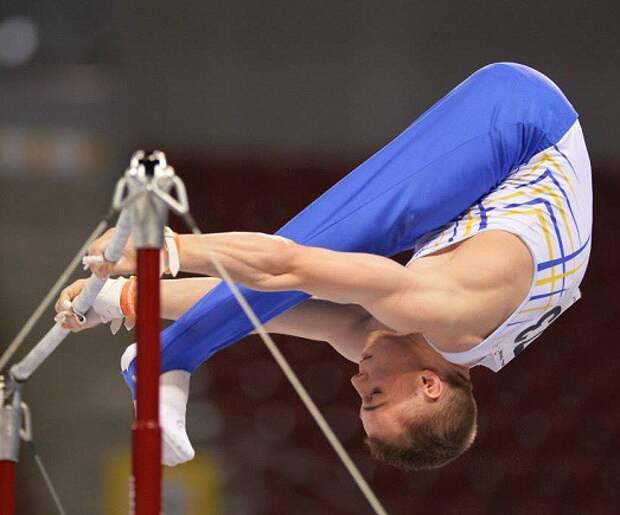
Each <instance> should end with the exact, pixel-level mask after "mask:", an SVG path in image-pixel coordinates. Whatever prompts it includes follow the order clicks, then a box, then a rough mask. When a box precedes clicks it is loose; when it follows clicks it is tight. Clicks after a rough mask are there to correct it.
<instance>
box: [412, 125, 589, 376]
mask: <svg viewBox="0 0 620 515" xmlns="http://www.w3.org/2000/svg"><path fill="white" fill-rule="evenodd" d="M490 229H493V230H497V229H500V230H504V231H508V232H510V233H513V234H515V235H517V236H518V237H519V238H521V240H522V241H523V242H524V243H525V244H526V245H527V246H528V248H529V250H530V253H531V255H532V258H533V260H534V263H535V272H534V276H533V278H532V284H531V287H530V291H529V293H528V294H527V296H526V297H525V299H524V300H523V302H522V303H521V305H520V306H519V307H518V308H517V309H516V310H515V311H514V312H513V313H512V315H511V316H510V317H508V319H507V320H506V321H504V323H503V324H502V325H500V326H499V327H498V328H497V329H496V330H495V331H494V332H493V333H492V334H491V335H490V336H489V337H487V338H486V339H485V340H484V341H483V342H481V343H480V344H478V345H477V346H475V347H474V348H472V349H470V350H468V351H465V352H443V351H440V350H439V349H437V348H435V347H434V346H433V344H432V342H430V341H429V342H428V343H429V344H430V345H431V346H433V347H434V348H435V350H437V352H439V353H440V354H442V355H443V356H444V357H445V358H446V359H447V360H448V361H450V362H452V363H456V364H459V365H467V366H476V365H482V366H485V367H487V368H490V369H491V370H493V371H495V372H497V371H498V370H499V369H501V368H502V367H503V366H504V365H506V364H507V363H508V362H509V361H510V360H512V359H513V358H514V357H515V356H517V355H518V354H519V353H520V352H522V351H523V350H524V349H525V348H526V347H527V346H528V345H529V344H530V343H531V342H532V341H533V340H534V339H536V338H538V337H539V336H540V335H541V334H542V332H543V331H544V330H545V329H546V328H547V327H548V326H549V324H551V323H552V322H553V321H554V320H556V319H557V318H558V317H559V316H560V314H562V313H563V312H564V311H565V310H566V309H567V308H568V307H570V306H571V305H572V304H573V303H574V302H575V301H577V300H578V299H579V298H580V296H581V293H580V291H579V284H580V283H581V280H582V279H583V276H584V274H585V271H586V267H587V264H588V259H589V256H590V240H591V231H592V180H591V168H590V159H589V158H588V152H587V149H586V145H585V142H584V139H583V133H582V131H581V126H580V124H579V121H576V122H575V123H574V124H573V126H572V127H571V128H570V129H569V130H568V131H567V132H566V134H565V135H564V136H563V137H562V139H561V140H560V141H559V142H558V144H557V145H554V146H552V147H549V148H547V149H545V150H543V151H542V152H540V153H539V154H536V155H535V156H533V157H532V159H530V161H529V162H528V163H526V164H523V165H521V166H519V168H517V169H516V170H514V171H512V172H511V173H510V175H509V176H508V177H507V178H506V179H505V180H504V182H503V183H502V184H501V185H500V186H499V187H498V188H497V189H495V190H494V191H492V192H491V193H489V194H488V195H486V196H485V197H483V198H482V199H481V200H480V201H479V202H478V203H477V204H475V205H473V206H472V207H471V208H469V209H468V210H467V211H465V212H464V213H463V214H462V215H460V216H459V217H458V218H457V219H456V220H454V221H452V222H450V223H449V224H447V225H445V226H444V227H442V228H440V229H439V230H437V231H435V232H433V233H431V234H428V235H427V236H425V237H424V238H422V239H420V240H419V241H418V242H417V243H416V246H415V248H414V255H413V258H412V260H414V259H418V258H420V257H423V256H426V255H429V254H433V253H435V252H437V251H439V250H441V249H443V248H445V247H447V246H449V245H452V244H454V243H457V242H459V241H463V240H465V239H467V238H470V237H471V236H474V235H475V234H478V233H480V232H482V231H487V230H490ZM427 341H428V339H427Z"/></svg>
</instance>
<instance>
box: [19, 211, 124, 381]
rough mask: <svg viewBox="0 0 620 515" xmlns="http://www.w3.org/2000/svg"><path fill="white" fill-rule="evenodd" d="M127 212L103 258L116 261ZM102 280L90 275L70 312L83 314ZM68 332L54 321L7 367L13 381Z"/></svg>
mask: <svg viewBox="0 0 620 515" xmlns="http://www.w3.org/2000/svg"><path fill="white" fill-rule="evenodd" d="M131 223H132V222H131V214H130V213H129V211H128V210H126V209H124V210H123V211H122V212H121V214H120V216H119V218H118V222H117V223H116V228H117V230H116V231H115V232H114V237H113V238H112V241H111V242H110V244H109V245H108V247H107V248H106V249H105V252H104V256H105V259H106V260H108V261H111V262H115V261H118V260H119V259H120V257H121V255H122V252H123V249H124V248H125V245H126V244H127V240H128V239H129V235H130V234H131ZM105 281H106V279H101V278H99V277H97V276H96V275H95V274H91V276H90V278H89V279H88V282H87V283H86V286H85V287H84V289H83V290H82V292H81V293H80V294H79V295H78V297H77V298H76V299H75V301H74V302H73V306H74V311H75V312H76V313H77V314H78V315H84V314H85V313H86V312H87V311H88V310H89V309H90V306H92V304H93V302H94V301H95V298H96V297H97V295H98V294H99V292H100V291H101V288H103V285H104V284H105ZM69 333H70V331H69V330H67V329H63V328H62V327H61V325H60V323H56V324H55V325H54V326H53V327H52V328H51V329H50V330H49V331H48V332H47V333H46V334H45V336H44V337H43V338H42V339H41V340H40V341H39V343H37V345H35V346H34V348H33V349H32V350H31V351H30V352H29V353H28V354H27V355H26V357H25V358H24V359H22V360H21V361H20V362H19V363H17V364H15V365H13V367H11V376H12V377H13V378H14V379H16V380H17V381H20V382H23V381H26V380H27V379H28V378H30V376H31V375H32V374H33V373H34V372H35V370H36V369H37V368H39V367H40V366H41V364H42V363H43V362H44V361H45V360H46V359H47V358H48V357H49V356H50V354H52V352H54V351H55V350H56V348H57V347H58V346H59V345H60V344H61V343H62V342H63V340H64V339H65V338H66V337H67V335H68V334H69Z"/></svg>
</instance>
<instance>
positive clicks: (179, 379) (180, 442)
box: [159, 370, 196, 467]
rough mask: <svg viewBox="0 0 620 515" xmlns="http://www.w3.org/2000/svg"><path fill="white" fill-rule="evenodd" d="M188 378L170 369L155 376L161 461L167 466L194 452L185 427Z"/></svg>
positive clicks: (191, 457)
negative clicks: (157, 384) (156, 378)
mask: <svg viewBox="0 0 620 515" xmlns="http://www.w3.org/2000/svg"><path fill="white" fill-rule="evenodd" d="M189 378H190V373H189V372H186V371H185V370H171V371H169V372H165V373H163V374H162V375H161V376H160V378H159V423H160V425H161V435H162V449H161V450H162V453H161V461H162V463H163V464H164V465H168V466H169V467H174V466H175V465H179V464H180V463H184V462H186V461H189V460H191V459H193V457H194V456H195V454H196V453H195V452H194V448H193V447H192V444H191V442H190V441H189V437H188V436H187V430H186V429H185V412H186V409H187V399H188V396H189Z"/></svg>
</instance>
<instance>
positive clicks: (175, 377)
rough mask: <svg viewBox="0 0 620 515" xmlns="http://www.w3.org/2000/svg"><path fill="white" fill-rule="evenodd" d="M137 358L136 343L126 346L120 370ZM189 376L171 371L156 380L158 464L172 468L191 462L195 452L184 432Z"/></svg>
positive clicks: (183, 372)
mask: <svg viewBox="0 0 620 515" xmlns="http://www.w3.org/2000/svg"><path fill="white" fill-rule="evenodd" d="M135 355H136V345H135V343H134V344H132V345H130V346H129V347H127V350H126V351H125V353H124V354H123V357H122V358H121V367H122V368H123V370H126V368H127V367H128V366H129V364H130V363H131V361H132V360H133V359H134V357H135ZM189 378H190V373H189V372H186V371H185V370H171V371H169V372H165V373H163V374H162V375H161V376H160V377H159V424H160V426H161V436H162V447H161V462H162V463H163V464H164V465H167V466H169V467H174V466H175V465H179V464H181V463H184V462H186V461H189V460H191V459H193V457H194V455H195V452H194V448H193V447H192V444H191V442H190V441H189V437H188V436H187V430H186V429H185V413H186V409H187V399H188V396H189Z"/></svg>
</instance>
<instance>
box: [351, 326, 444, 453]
mask: <svg viewBox="0 0 620 515" xmlns="http://www.w3.org/2000/svg"><path fill="white" fill-rule="evenodd" d="M421 352H424V351H423V350H421V349H420V345H419V342H416V341H415V339H413V338H411V337H403V336H398V335H394V334H390V333H385V332H377V333H373V335H371V337H370V339H369V340H368V343H367V345H366V347H365V348H364V351H363V353H362V359H361V361H360V363H359V373H358V374H356V375H354V376H353V377H352V378H351V383H352V384H353V387H354V388H355V389H356V390H357V392H358V394H359V395H360V398H361V400H362V405H361V407H360V418H361V420H362V424H363V426H364V430H365V431H366V434H367V435H368V436H369V437H371V438H378V439H380V440H382V441H386V442H392V443H395V444H396V443H398V442H399V441H401V440H402V439H403V438H404V436H405V428H406V426H407V425H408V424H410V423H411V421H412V419H415V418H416V417H422V418H423V417H424V416H425V415H426V414H427V413H430V411H431V410H432V407H433V404H434V403H433V401H434V400H436V399H437V398H438V397H439V394H440V393H441V389H442V384H441V380H440V378H439V376H438V375H437V374H435V373H434V372H433V371H431V370H427V369H424V368H423V367H422V365H421V361H422V359H421V358H422V356H421V355H420V354H421Z"/></svg>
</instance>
